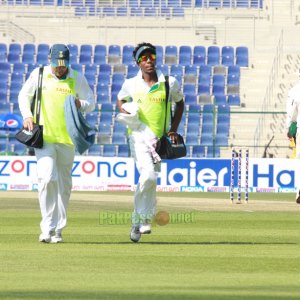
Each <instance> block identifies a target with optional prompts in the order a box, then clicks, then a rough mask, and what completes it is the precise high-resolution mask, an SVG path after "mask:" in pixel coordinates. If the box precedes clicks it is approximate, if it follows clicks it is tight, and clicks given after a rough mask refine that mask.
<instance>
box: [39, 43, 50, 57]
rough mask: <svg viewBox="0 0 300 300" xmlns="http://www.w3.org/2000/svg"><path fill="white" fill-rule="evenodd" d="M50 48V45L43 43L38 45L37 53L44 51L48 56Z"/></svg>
mask: <svg viewBox="0 0 300 300" xmlns="http://www.w3.org/2000/svg"><path fill="white" fill-rule="evenodd" d="M49 50H50V46H49V45H48V44H45V43H41V44H38V45H37V54H39V53H44V54H46V55H47V56H48V54H49Z"/></svg>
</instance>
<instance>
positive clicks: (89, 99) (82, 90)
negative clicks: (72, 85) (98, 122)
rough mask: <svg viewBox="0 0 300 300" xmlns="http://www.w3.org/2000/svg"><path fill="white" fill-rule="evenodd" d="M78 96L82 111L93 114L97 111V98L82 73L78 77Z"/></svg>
mask: <svg viewBox="0 0 300 300" xmlns="http://www.w3.org/2000/svg"><path fill="white" fill-rule="evenodd" d="M76 95H77V97H78V98H79V100H80V103H81V107H80V110H81V111H83V112H91V111H93V110H94V109H95V96H94V93H93V91H92V90H91V88H90V86H89V84H88V82H87V80H86V78H85V77H84V75H83V74H82V73H79V72H78V73H77V76H76Z"/></svg>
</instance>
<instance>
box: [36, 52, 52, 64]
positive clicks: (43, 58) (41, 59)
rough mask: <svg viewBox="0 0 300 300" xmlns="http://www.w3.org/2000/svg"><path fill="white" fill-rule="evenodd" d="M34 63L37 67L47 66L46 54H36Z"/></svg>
mask: <svg viewBox="0 0 300 300" xmlns="http://www.w3.org/2000/svg"><path fill="white" fill-rule="evenodd" d="M36 62H37V64H39V65H48V63H49V60H48V53H46V52H38V53H37V55H36Z"/></svg>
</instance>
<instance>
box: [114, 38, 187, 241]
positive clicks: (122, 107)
mask: <svg viewBox="0 0 300 300" xmlns="http://www.w3.org/2000/svg"><path fill="white" fill-rule="evenodd" d="M132 54H133V57H134V59H135V61H136V63H137V64H138V66H139V68H140V71H139V72H138V74H137V75H136V76H134V77H132V78H129V79H126V80H125V81H124V83H123V85H122V87H121V90H120V91H119V93H118V100H117V107H118V109H119V111H120V114H131V112H129V111H128V110H127V107H126V104H127V103H131V102H133V103H134V104H135V105H137V107H138V119H139V121H140V122H141V123H142V126H144V128H142V129H140V128H137V130H136V128H134V127H131V126H130V124H128V125H127V126H128V135H129V146H130V151H131V156H132V157H133V158H134V160H135V163H136V167H137V169H138V172H139V174H140V177H139V181H138V184H137V187H136V191H135V194H134V211H133V217H132V229H131V232H130V239H131V240H132V241H133V242H138V241H139V240H140V237H141V234H145V233H151V221H152V219H153V216H154V215H155V210H156V184H157V176H158V172H159V171H160V158H159V157H158V158H159V159H157V156H158V154H157V153H156V152H155V146H156V143H157V141H158V139H159V138H161V137H162V136H163V135H164V134H167V135H168V136H169V137H170V139H171V140H172V142H173V143H177V137H178V136H177V129H178V126H179V123H180V121H181V117H182V114H183V109H184V102H183V94H182V91H181V88H180V85H179V82H178V81H177V80H176V78H174V77H172V76H170V77H169V80H168V82H169V93H167V89H166V79H165V76H164V75H163V73H162V72H161V71H160V70H156V67H155V64H156V48H155V46H153V45H152V44H150V43H141V44H139V45H137V47H136V48H135V49H134V50H133V53H132ZM167 94H168V96H169V98H168V101H166V98H167ZM171 102H174V103H175V113H174V118H173V120H172V124H171V127H170V130H169V126H168V125H169V121H170V107H171ZM129 118H130V117H129ZM147 129H149V131H148V132H147ZM151 133H152V136H151Z"/></svg>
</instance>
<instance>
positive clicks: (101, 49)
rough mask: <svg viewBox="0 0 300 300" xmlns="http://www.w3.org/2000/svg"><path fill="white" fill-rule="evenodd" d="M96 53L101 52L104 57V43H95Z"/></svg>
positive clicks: (105, 51)
mask: <svg viewBox="0 0 300 300" xmlns="http://www.w3.org/2000/svg"><path fill="white" fill-rule="evenodd" d="M96 54H102V55H103V56H104V57H105V56H106V54H107V49H106V45H102V44H97V45H95V47H94V55H96Z"/></svg>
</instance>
